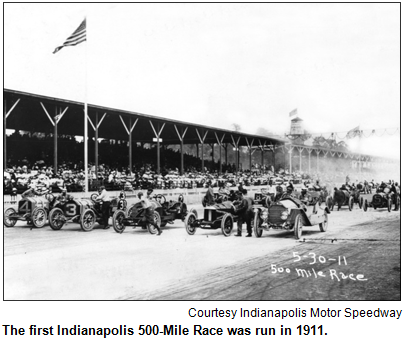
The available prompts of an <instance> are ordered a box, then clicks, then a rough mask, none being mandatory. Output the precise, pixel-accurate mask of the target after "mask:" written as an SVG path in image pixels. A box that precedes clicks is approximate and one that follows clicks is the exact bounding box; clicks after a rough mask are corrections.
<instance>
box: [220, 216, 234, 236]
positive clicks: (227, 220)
mask: <svg viewBox="0 0 405 347" xmlns="http://www.w3.org/2000/svg"><path fill="white" fill-rule="evenodd" d="M232 229H233V218H232V215H231V214H229V213H226V214H225V215H224V216H223V217H222V221H221V231H222V234H224V236H226V237H228V236H231V233H232Z"/></svg>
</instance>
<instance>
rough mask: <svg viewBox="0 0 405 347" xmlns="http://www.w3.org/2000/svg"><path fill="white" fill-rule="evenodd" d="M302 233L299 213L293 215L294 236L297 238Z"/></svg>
mask: <svg viewBox="0 0 405 347" xmlns="http://www.w3.org/2000/svg"><path fill="white" fill-rule="evenodd" d="M301 235H302V217H301V215H300V214H299V215H298V216H297V217H295V222H294V236H295V238H296V239H297V240H299V239H300V238H301Z"/></svg>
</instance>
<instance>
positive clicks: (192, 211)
mask: <svg viewBox="0 0 405 347" xmlns="http://www.w3.org/2000/svg"><path fill="white" fill-rule="evenodd" d="M190 213H194V215H195V218H196V219H198V212H197V210H196V209H195V208H192V209H191V210H190Z"/></svg>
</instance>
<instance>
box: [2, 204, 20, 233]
mask: <svg viewBox="0 0 405 347" xmlns="http://www.w3.org/2000/svg"><path fill="white" fill-rule="evenodd" d="M13 214H17V211H16V210H15V208H13V207H9V208H8V209H7V210H5V211H4V221H3V223H4V226H6V227H7V228H11V227H13V226H14V225H15V223H17V219H10V218H9V217H10V216H11V215H13Z"/></svg>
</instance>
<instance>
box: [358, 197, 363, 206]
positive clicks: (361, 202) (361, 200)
mask: <svg viewBox="0 0 405 347" xmlns="http://www.w3.org/2000/svg"><path fill="white" fill-rule="evenodd" d="M363 202H364V201H363V197H361V198H360V200H359V208H363Z"/></svg>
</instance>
